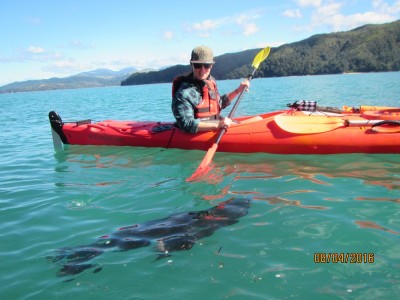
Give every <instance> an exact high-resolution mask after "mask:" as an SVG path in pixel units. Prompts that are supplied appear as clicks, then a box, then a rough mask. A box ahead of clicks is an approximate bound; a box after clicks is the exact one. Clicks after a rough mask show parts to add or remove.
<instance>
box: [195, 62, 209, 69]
mask: <svg viewBox="0 0 400 300" xmlns="http://www.w3.org/2000/svg"><path fill="white" fill-rule="evenodd" d="M192 65H193V68H195V69H200V68H201V67H204V69H207V70H208V69H210V68H211V66H212V65H213V64H201V63H193V64H192Z"/></svg>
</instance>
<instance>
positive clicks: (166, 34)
mask: <svg viewBox="0 0 400 300" xmlns="http://www.w3.org/2000/svg"><path fill="white" fill-rule="evenodd" d="M173 38H174V32H172V31H165V32H164V39H165V40H172V39H173Z"/></svg>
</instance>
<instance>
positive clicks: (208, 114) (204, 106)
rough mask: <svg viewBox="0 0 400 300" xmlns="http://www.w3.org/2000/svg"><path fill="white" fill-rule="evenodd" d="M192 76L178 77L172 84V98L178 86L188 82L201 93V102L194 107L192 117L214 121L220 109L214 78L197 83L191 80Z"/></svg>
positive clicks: (197, 81)
mask: <svg viewBox="0 0 400 300" xmlns="http://www.w3.org/2000/svg"><path fill="white" fill-rule="evenodd" d="M192 76H193V75H192V74H190V75H188V76H178V77H175V79H174V80H173V82H172V97H175V94H176V92H177V91H178V89H179V87H180V85H181V84H182V83H183V82H188V83H190V84H193V85H195V86H197V87H198V89H199V90H200V91H201V97H202V99H201V101H200V103H199V104H198V105H197V106H196V107H195V113H194V117H195V118H196V119H202V120H205V121H206V120H216V119H218V118H219V114H220V111H221V107H220V104H219V100H220V96H219V93H218V89H217V84H216V82H215V79H214V77H212V76H210V77H209V79H206V80H203V81H199V80H194V79H193V78H192Z"/></svg>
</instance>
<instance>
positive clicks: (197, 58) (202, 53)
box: [190, 46, 214, 64]
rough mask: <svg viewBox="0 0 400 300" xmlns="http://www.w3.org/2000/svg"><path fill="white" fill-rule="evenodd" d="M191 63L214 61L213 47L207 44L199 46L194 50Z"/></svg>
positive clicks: (209, 62) (211, 62) (210, 62)
mask: <svg viewBox="0 0 400 300" xmlns="http://www.w3.org/2000/svg"><path fill="white" fill-rule="evenodd" d="M190 63H204V64H213V63H214V53H213V51H212V50H211V48H209V47H207V46H198V47H196V48H194V49H193V50H192V57H191V59H190Z"/></svg>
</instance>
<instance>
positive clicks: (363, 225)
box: [354, 221, 400, 234]
mask: <svg viewBox="0 0 400 300" xmlns="http://www.w3.org/2000/svg"><path fill="white" fill-rule="evenodd" d="M354 223H356V224H357V225H358V226H360V228H373V229H378V230H382V231H385V232H389V233H392V234H400V232H399V231H394V230H391V229H389V228H386V227H383V226H380V225H378V224H376V223H375V222H372V221H355V222H354Z"/></svg>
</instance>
